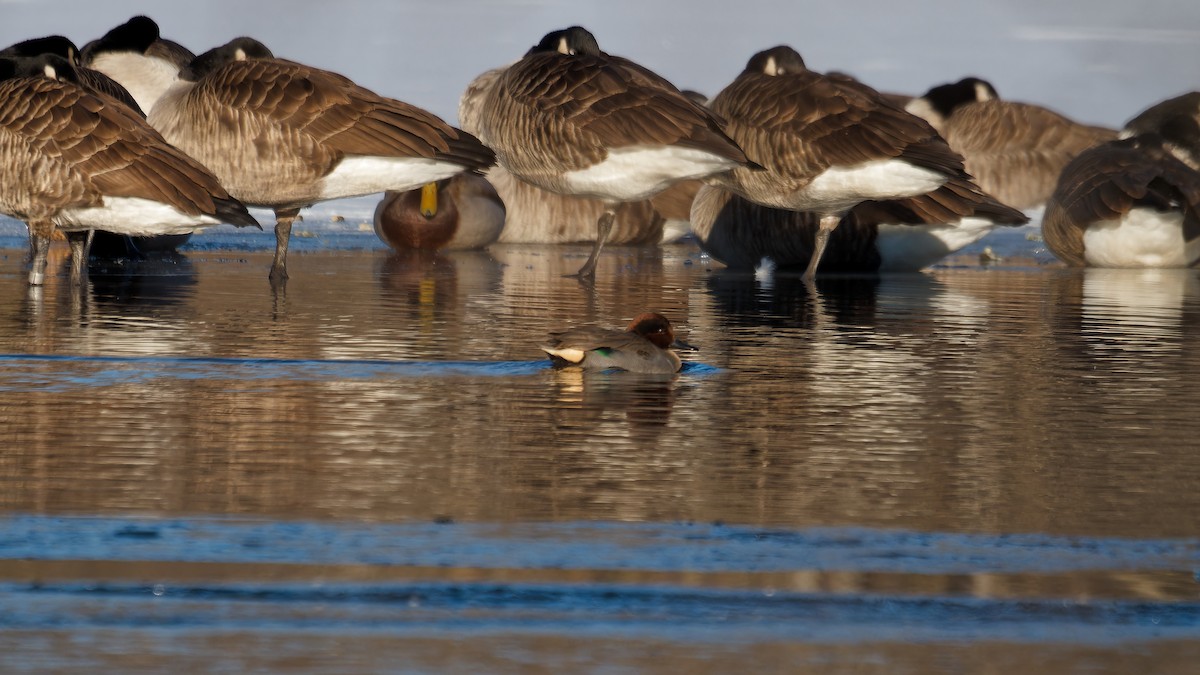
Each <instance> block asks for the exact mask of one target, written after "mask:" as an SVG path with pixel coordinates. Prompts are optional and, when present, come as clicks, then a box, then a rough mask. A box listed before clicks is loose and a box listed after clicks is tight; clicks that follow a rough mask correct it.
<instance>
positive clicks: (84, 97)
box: [0, 54, 258, 286]
mask: <svg viewBox="0 0 1200 675" xmlns="http://www.w3.org/2000/svg"><path fill="white" fill-rule="evenodd" d="M76 80H77V77H76V75H75V72H74V68H73V67H72V66H71V65H70V64H69V63H67V62H66V61H65V60H63V59H61V58H59V57H57V56H54V55H50V54H44V55H42V56H39V57H33V58H16V57H7V58H0V175H3V176H5V177H6V180H3V181H0V212H3V213H7V214H9V215H11V216H13V217H14V218H19V219H21V220H24V221H25V222H26V223H27V224H28V225H29V229H30V232H31V233H32V234H33V236H34V258H33V266H32V269H31V270H30V273H29V283H30V284H31V285H35V286H36V285H41V283H42V282H43V280H44V276H45V266H46V249H47V247H48V244H49V240H50V234H51V232H52V231H53V230H54V228H55V227H57V228H59V229H61V230H63V231H66V232H68V233H80V232H86V231H87V230H92V229H100V230H107V231H110V232H116V233H120V234H134V235H146V234H162V233H181V232H191V231H192V230H194V229H196V228H199V227H205V226H208V225H216V224H217V223H221V222H227V223H231V224H234V225H239V226H246V225H254V226H257V225H258V223H257V222H255V220H254V219H253V218H252V217H251V216H250V214H249V213H248V212H247V211H246V207H245V206H243V205H242V204H241V203H240V202H238V201H237V200H236V199H233V198H232V197H230V196H229V193H228V192H226V191H225V189H224V188H222V187H221V185H220V184H218V183H217V179H216V178H215V177H214V176H213V175H212V173H211V172H209V171H208V170H207V169H205V168H204V167H203V166H201V165H200V163H198V162H197V161H195V160H194V159H192V158H190V157H188V156H187V155H185V154H183V153H182V152H180V151H179V150H177V149H176V148H174V147H173V146H171V145H169V144H168V143H167V142H166V141H164V140H163V138H162V136H160V135H159V134H158V133H157V132H156V131H154V130H153V129H152V128H150V126H149V125H147V124H146V122H145V121H144V120H143V119H142V118H141V117H140V116H138V115H137V114H136V113H134V112H133V110H131V109H130V108H129V107H127V106H125V105H124V104H120V103H117V102H115V101H113V100H111V99H109V98H106V97H102V96H99V95H96V94H92V93H91V92H90V91H88V90H87V89H86V88H84V87H82V86H80V85H79V84H77V83H76ZM71 243H72V247H71V248H72V251H71V253H72V265H71V276H72V280H73V281H75V282H78V281H79V280H80V278H81V276H82V270H83V266H84V262H85V261H84V259H83V257H84V255H85V251H84V239H83V238H80V237H78V236H75V237H72V242H71Z"/></svg>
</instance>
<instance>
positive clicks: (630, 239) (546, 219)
mask: <svg viewBox="0 0 1200 675" xmlns="http://www.w3.org/2000/svg"><path fill="white" fill-rule="evenodd" d="M506 67H507V66H506ZM504 70H505V68H493V69H492V70H489V71H487V72H484V73H483V74H481V75H479V76H478V77H476V78H475V79H474V80H472V81H471V82H470V84H468V85H467V88H466V90H465V91H464V92H463V95H462V97H461V98H460V99H459V104H458V121H459V124H461V125H462V128H463V130H464V131H467V132H468V133H472V134H475V135H476V136H478V135H479V117H480V115H481V114H482V109H483V100H484V97H485V96H486V95H487V91H488V88H489V87H492V86H494V85H495V83H496V82H497V81H498V80H499V79H500V75H501V74H502V73H503V72H504ZM486 175H487V179H488V182H490V183H491V184H492V186H493V187H495V188H496V192H497V193H498V194H499V195H500V199H501V201H503V202H504V207H505V210H506V220H505V225H504V230H503V231H502V232H501V233H500V243H503V244H573V243H579V242H588V243H592V244H594V243H595V241H596V221H597V220H599V219H600V217H601V216H602V215H604V212H605V211H606V210H607V209H608V207H607V206H606V205H605V203H604V202H603V201H601V200H599V199H590V198H588V197H576V196H572V195H565V194H559V193H557V192H550V191H549V190H543V189H542V188H540V187H537V186H535V185H533V184H532V183H527V182H525V181H523V180H521V179H519V178H516V177H515V176H513V175H512V174H511V173H509V172H508V170H507V169H505V168H504V167H503V166H500V165H496V166H493V167H492V168H490V169H488V171H487V174H486ZM686 184H687V183H686V182H685V183H680V184H676V185H675V186H672V187H670V188H667V190H665V191H664V192H663V193H660V194H659V195H658V196H663V195H664V194H666V193H668V192H674V190H675V188H676V187H677V186H679V185H686ZM658 196H656V197H655V199H657V198H658ZM664 236H665V235H664V222H663V217H662V216H660V215H658V214H657V213H656V209H655V207H654V206H653V205H652V204H651V200H640V201H636V202H626V203H625V204H623V205H622V206H621V208H620V209H619V210H618V211H617V216H616V218H615V219H614V220H613V224H612V229H611V230H610V232H609V234H608V239H607V243H610V244H619V245H624V244H649V243H656V242H658V241H660V240H662V239H663V237H664Z"/></svg>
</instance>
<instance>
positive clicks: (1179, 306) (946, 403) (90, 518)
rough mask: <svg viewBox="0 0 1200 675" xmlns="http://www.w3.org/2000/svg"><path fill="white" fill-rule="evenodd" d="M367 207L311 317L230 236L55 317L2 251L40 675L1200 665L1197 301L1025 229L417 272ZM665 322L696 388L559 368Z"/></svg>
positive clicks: (1056, 669) (437, 262) (291, 286)
mask: <svg viewBox="0 0 1200 675" xmlns="http://www.w3.org/2000/svg"><path fill="white" fill-rule="evenodd" d="M330 208H332V207H330ZM340 208H348V209H349V211H348V212H347V218H346V221H345V222H336V223H335V222H332V221H331V220H329V218H328V215H329V211H328V210H326V211H321V210H315V213H314V214H312V215H308V216H307V220H306V222H305V223H304V224H303V227H301V228H298V229H299V230H300V232H299V236H298V237H296V241H295V243H294V252H293V255H292V256H291V260H290V261H289V268H290V271H291V274H292V278H291V280H290V281H289V282H288V284H287V286H286V289H283V290H280V291H273V290H272V288H271V286H270V284H269V283H268V281H267V278H266V274H267V270H268V268H269V264H270V246H271V242H272V238H271V235H270V233H261V234H260V233H244V232H234V231H233V230H231V229H227V228H219V229H217V230H214V231H213V232H211V233H209V234H204V235H199V236H197V237H195V238H194V239H193V241H192V243H190V244H189V245H188V246H187V247H185V249H184V250H183V251H182V254H181V255H180V256H178V257H174V258H170V259H163V260H151V261H140V262H122V263H108V264H105V265H103V266H93V269H92V274H91V278H90V281H89V284H88V286H87V287H86V288H85V289H84V290H83V291H81V292H80V291H75V290H73V289H71V288H69V287H68V286H67V285H66V283H65V277H64V276H62V275H61V274H57V275H54V276H51V278H50V279H49V281H48V283H47V285H46V287H45V288H43V289H40V290H33V291H30V290H29V289H28V288H27V287H26V286H25V283H24V274H23V271H22V269H21V266H20V259H21V256H22V254H23V250H22V248H21V246H22V244H21V231H20V228H19V226H18V225H17V224H15V223H12V221H4V222H0V246H3V247H5V248H3V250H0V425H2V428H3V430H4V432H3V433H4V451H3V452H2V453H0V512H2V514H3V516H2V517H0V606H4V607H5V608H6V609H5V611H4V612H3V617H2V618H0V628H2V632H0V653H3V654H5V656H4V657H0V658H3V660H4V664H5V670H6V671H14V672H16V671H19V670H21V669H26V670H58V671H62V672H71V671H78V670H87V669H96V670H122V671H130V670H149V671H155V670H161V669H162V668H164V667H168V664H169V667H172V668H178V667H180V666H183V667H185V668H186V669H188V670H197V669H212V670H232V671H246V670H253V669H269V670H273V671H284V672H316V671H329V670H340V671H347V672H348V671H357V672H369V671H396V670H400V671H405V670H409V671H415V672H419V671H431V670H433V671H446V670H453V671H472V672H480V671H490V672H506V671H507V672H539V671H540V670H545V671H547V672H549V671H554V672H561V671H563V670H575V671H606V670H609V669H611V670H617V671H621V670H627V669H635V670H643V671H654V670H660V671H679V670H683V671H690V672H704V671H707V672H728V671H729V670H731V669H735V668H736V669H738V670H744V669H748V668H753V669H757V670H765V671H780V672H829V671H830V670H855V671H856V672H889V673H896V672H914V673H915V672H932V671H948V672H961V671H964V670H980V669H995V670H996V672H1009V671H1015V670H1022V671H1025V672H1032V673H1041V672H1045V673H1052V672H1053V673H1060V672H1114V673H1115V672H1130V671H1135V670H1140V671H1145V672H1163V673H1169V672H1190V671H1189V669H1190V668H1191V667H1192V664H1194V663H1195V662H1196V659H1197V658H1200V648H1198V645H1200V639H1198V638H1200V594H1198V593H1197V590H1198V584H1197V577H1196V573H1197V570H1198V569H1200V522H1198V521H1200V491H1198V490H1196V486H1197V485H1200V455H1198V454H1197V453H1196V452H1195V448H1196V440H1195V439H1196V438H1197V437H1198V436H1200V423H1198V422H1197V421H1196V419H1197V418H1196V415H1195V410H1196V405H1197V402H1200V382H1198V381H1197V378H1196V377H1195V374H1196V373H1198V372H1200V350H1198V349H1197V347H1198V346H1200V345H1198V344H1197V340H1198V338H1197V332H1196V324H1197V321H1198V319H1200V279H1198V278H1197V272H1195V271H1185V270H1179V271H1175V270H1168V271H1144V272H1139V271H1120V270H1115V271H1101V270H1094V271H1079V270H1069V269H1065V268H1062V267H1061V266H1059V265H1058V264H1057V263H1055V262H1054V261H1053V259H1052V258H1051V257H1050V256H1049V255H1048V254H1046V252H1045V250H1044V249H1043V248H1041V245H1040V243H1038V242H1037V237H1036V228H1021V229H1020V230H1017V231H1013V232H1009V233H1006V234H1005V235H1003V236H1000V237H997V238H994V239H992V240H990V241H986V242H981V243H980V244H979V245H978V246H977V247H975V248H973V249H971V250H968V251H967V252H965V253H964V254H963V255H961V256H958V257H956V258H955V259H953V260H949V261H947V262H946V263H945V264H943V265H940V266H938V267H937V268H935V269H933V270H929V271H927V272H925V273H921V274H908V275H888V276H882V277H844V278H829V279H823V280H822V281H820V282H819V284H818V292H817V293H813V292H811V291H810V290H809V289H808V288H806V287H805V285H804V284H802V283H801V282H800V281H799V279H798V277H797V276H795V275H792V274H787V273H776V274H775V275H773V276H772V275H765V274H760V275H758V276H755V275H753V274H736V273H730V272H727V271H725V270H722V269H720V266H719V265H717V264H715V263H712V262H711V261H709V260H708V259H707V258H705V257H704V256H703V255H701V254H700V253H699V251H698V249H696V248H695V246H694V245H691V244H683V245H675V246H669V247H665V248H662V249H631V248H624V249H623V248H620V247H616V248H614V249H612V250H611V251H607V252H606V253H605V255H604V256H603V257H602V259H601V264H600V267H599V270H598V273H597V281H596V284H595V287H594V288H586V287H582V286H580V284H579V283H578V282H576V281H575V280H573V279H569V278H564V277H563V275H564V274H566V273H569V272H572V271H574V270H575V269H576V268H577V267H578V266H579V265H580V264H581V263H582V260H583V258H584V256H585V254H586V249H585V248H582V247H563V248H556V247H515V246H502V247H493V249H491V250H490V251H488V252H472V253H461V254H444V255H439V256H429V257H413V256H396V255H393V254H391V253H390V252H389V251H387V250H386V249H384V248H383V247H382V245H381V244H379V242H378V241H377V240H376V239H375V238H374V235H373V234H371V233H370V231H369V229H366V230H365V229H364V228H363V227H362V225H363V222H362V221H363V219H364V218H365V213H369V205H367V206H365V207H363V206H362V205H360V208H358V210H357V211H356V210H355V207H354V206H353V205H351V206H349V207H346V206H345V205H342V206H341V207H340ZM984 245H990V246H992V247H993V249H994V250H996V251H997V252H999V253H1000V254H1001V255H1002V257H1003V259H1002V260H1001V262H999V263H997V264H993V265H990V266H988V267H983V266H981V265H980V263H979V259H978V255H977V253H978V250H979V248H981V247H982V246H984ZM54 269H55V270H56V271H58V272H61V270H58V268H54ZM644 309H655V310H658V311H661V312H663V313H665V314H667V315H668V316H670V317H671V318H672V320H673V321H674V322H675V323H676V325H677V327H678V328H679V331H680V333H681V335H682V337H684V338H685V339H686V340H687V341H689V342H691V343H693V344H695V345H697V346H698V347H699V348H700V351H699V352H697V353H695V354H691V355H688V357H687V358H689V359H690V360H689V362H688V363H687V367H686V368H685V370H684V372H683V373H681V374H680V375H678V376H675V377H645V376H630V375H627V374H617V373H610V374H594V375H584V374H581V373H578V372H571V371H555V370H553V369H551V368H549V367H547V365H546V363H545V362H544V360H543V358H542V354H541V352H540V351H539V350H538V348H537V345H538V343H539V341H540V340H541V339H542V338H543V337H544V336H545V335H546V333H547V332H549V331H551V330H557V329H562V328H565V327H568V326H571V325H575V324H578V323H585V322H595V323H602V324H606V325H614V326H615V325H621V324H623V323H625V322H626V321H627V320H628V319H629V318H630V317H631V316H633V315H634V314H636V313H638V312H640V311H642V310H644Z"/></svg>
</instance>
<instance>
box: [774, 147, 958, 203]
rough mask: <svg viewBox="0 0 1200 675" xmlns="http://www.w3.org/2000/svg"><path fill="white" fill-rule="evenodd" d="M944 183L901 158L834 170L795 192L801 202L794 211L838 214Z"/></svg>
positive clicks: (934, 188)
mask: <svg viewBox="0 0 1200 675" xmlns="http://www.w3.org/2000/svg"><path fill="white" fill-rule="evenodd" d="M945 182H946V176H945V175H944V174H941V173H938V172H937V171H931V170H929V169H925V168H922V167H919V166H914V165H912V164H909V163H908V162H905V161H904V160H900V159H882V160H875V161H871V162H864V163H862V164H857V165H855V166H847V167H833V168H830V169H826V170H825V171H824V172H822V173H821V174H820V175H818V176H817V177H816V178H814V179H813V181H812V182H811V183H809V184H808V185H806V186H805V187H804V188H803V189H802V190H800V191H799V192H797V197H799V198H800V199H802V200H803V202H802V203H798V204H797V205H796V206H794V207H793V208H800V207H801V205H802V206H803V208H804V209H805V210H809V211H824V212H829V213H834V212H841V211H845V210H847V209H850V208H851V207H853V206H854V205H856V204H858V203H860V202H863V201H867V200H871V199H880V200H882V199H902V198H904V197H913V196H916V195H921V194H925V193H926V192H932V191H934V190H936V189H938V188H939V187H941V186H942V184H943V183H945Z"/></svg>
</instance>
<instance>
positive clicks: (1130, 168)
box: [1053, 141, 1200, 241]
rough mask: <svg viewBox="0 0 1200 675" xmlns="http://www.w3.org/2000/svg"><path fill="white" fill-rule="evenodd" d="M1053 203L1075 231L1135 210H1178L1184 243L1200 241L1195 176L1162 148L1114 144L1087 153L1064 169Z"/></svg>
mask: <svg viewBox="0 0 1200 675" xmlns="http://www.w3.org/2000/svg"><path fill="white" fill-rule="evenodd" d="M1053 201H1054V202H1055V203H1054V207H1055V208H1057V209H1061V210H1062V211H1063V212H1064V214H1065V215H1066V217H1067V218H1068V220H1070V221H1071V222H1074V223H1077V224H1080V225H1087V224H1090V223H1093V222H1096V221H1100V220H1113V219H1116V218H1120V217H1121V216H1123V215H1124V214H1125V213H1127V212H1128V211H1129V210H1130V209H1131V208H1133V207H1135V206H1148V207H1151V208H1155V209H1159V210H1168V209H1172V208H1178V209H1182V210H1183V212H1184V236H1185V238H1186V239H1188V240H1189V241H1190V240H1192V239H1195V238H1196V237H1198V236H1200V172H1196V171H1194V170H1193V169H1191V168H1190V167H1188V166H1187V165H1185V164H1184V163H1183V162H1180V161H1179V160H1177V159H1176V158H1175V157H1173V156H1172V155H1171V154H1170V153H1168V152H1166V151H1165V150H1164V149H1162V148H1161V147H1156V146H1150V147H1136V146H1135V145H1134V144H1133V142H1130V141H1118V142H1113V143H1107V144H1105V145H1101V146H1098V147H1096V148H1093V149H1091V150H1088V151H1086V152H1084V153H1082V154H1080V155H1079V157H1076V158H1075V160H1073V161H1072V162H1071V163H1070V164H1068V165H1067V167H1066V168H1065V169H1063V173H1062V176H1061V178H1060V179H1059V183H1058V188H1057V190H1056V191H1055V194H1054V199H1053Z"/></svg>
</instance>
